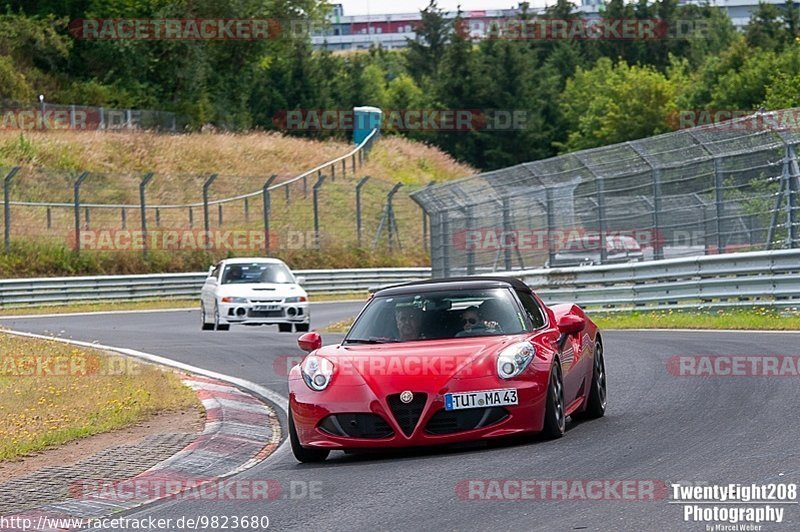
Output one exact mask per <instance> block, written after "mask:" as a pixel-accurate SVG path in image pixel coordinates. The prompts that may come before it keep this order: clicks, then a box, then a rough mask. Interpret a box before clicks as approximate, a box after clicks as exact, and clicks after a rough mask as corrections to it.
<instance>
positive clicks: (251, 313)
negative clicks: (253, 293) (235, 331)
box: [247, 310, 283, 318]
mask: <svg viewBox="0 0 800 532" xmlns="http://www.w3.org/2000/svg"><path fill="white" fill-rule="evenodd" d="M247 317H248V318H282V317H283V310H248V311H247Z"/></svg>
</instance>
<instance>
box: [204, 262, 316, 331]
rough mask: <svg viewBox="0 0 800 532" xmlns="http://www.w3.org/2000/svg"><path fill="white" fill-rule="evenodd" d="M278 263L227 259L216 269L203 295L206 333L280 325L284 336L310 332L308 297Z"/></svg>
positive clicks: (291, 275) (300, 281) (279, 327)
mask: <svg viewBox="0 0 800 532" xmlns="http://www.w3.org/2000/svg"><path fill="white" fill-rule="evenodd" d="M303 282H304V279H303V278H296V277H295V276H294V274H293V273H292V271H291V270H290V269H289V267H288V266H287V265H286V264H285V263H284V262H283V261H280V260H278V259H268V258H240V259H226V260H223V261H220V262H219V263H217V264H216V265H215V266H212V267H211V268H210V269H209V272H208V278H207V279H206V282H205V284H204V285H203V289H202V292H201V294H200V312H201V315H202V329H203V330H204V331H208V330H216V331H227V330H228V329H230V326H231V325H232V324H238V325H277V326H278V330H279V331H281V332H291V331H292V326H294V330H295V331H298V332H306V331H308V330H309V326H310V319H311V316H310V314H309V310H308V294H307V293H306V291H305V290H303V288H302V287H301V286H300V284H301V283H303Z"/></svg>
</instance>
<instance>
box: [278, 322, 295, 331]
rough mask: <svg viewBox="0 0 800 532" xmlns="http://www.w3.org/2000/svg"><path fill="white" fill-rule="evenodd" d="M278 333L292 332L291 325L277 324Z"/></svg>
mask: <svg viewBox="0 0 800 532" xmlns="http://www.w3.org/2000/svg"><path fill="white" fill-rule="evenodd" d="M278 332H292V324H291V323H279V324H278Z"/></svg>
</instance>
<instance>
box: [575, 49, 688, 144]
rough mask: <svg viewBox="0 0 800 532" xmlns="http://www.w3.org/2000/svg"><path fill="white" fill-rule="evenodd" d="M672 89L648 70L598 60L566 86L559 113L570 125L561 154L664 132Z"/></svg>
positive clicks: (666, 82)
mask: <svg viewBox="0 0 800 532" xmlns="http://www.w3.org/2000/svg"><path fill="white" fill-rule="evenodd" d="M674 100H675V88H674V86H673V84H672V83H670V81H669V80H668V79H667V78H666V77H665V76H664V75H663V74H661V73H660V72H657V71H656V70H655V69H654V68H652V67H642V66H628V64H627V63H625V62H622V61H620V62H618V63H617V64H614V63H612V61H611V60H610V59H608V58H602V59H600V60H599V61H598V62H597V64H596V65H595V66H594V67H593V68H592V69H590V70H584V69H578V71H577V73H576V74H575V77H574V78H573V79H571V80H569V81H568V82H567V86H566V88H565V90H564V93H563V97H562V98H561V104H560V105H561V109H562V112H563V113H564V117H565V119H566V121H567V124H568V125H569V129H570V133H569V136H568V138H567V142H566V143H564V144H563V145H561V146H560V148H561V149H562V151H573V150H580V149H586V148H594V147H597V146H603V145H606V144H613V143H617V142H624V141H627V140H634V139H640V138H643V137H647V136H650V135H656V134H659V133H664V132H666V131H669V125H668V123H667V117H668V116H669V114H670V112H671V111H673V110H674V109H675V103H674Z"/></svg>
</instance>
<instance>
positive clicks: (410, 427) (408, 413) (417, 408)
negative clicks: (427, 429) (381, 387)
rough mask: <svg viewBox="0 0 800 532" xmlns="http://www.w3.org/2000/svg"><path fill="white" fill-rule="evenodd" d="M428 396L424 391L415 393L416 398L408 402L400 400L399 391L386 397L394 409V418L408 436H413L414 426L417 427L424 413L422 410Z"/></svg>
mask: <svg viewBox="0 0 800 532" xmlns="http://www.w3.org/2000/svg"><path fill="white" fill-rule="evenodd" d="M427 397H428V396H427V395H426V394H424V393H415V394H414V398H413V399H412V400H411V402H410V403H408V404H406V403H404V402H402V401H401V400H400V394H399V393H398V394H394V395H390V396H388V397H387V398H386V402H387V403H389V408H391V409H392V414H394V419H395V420H396V421H397V424H398V425H400V428H401V429H402V430H403V433H404V434H405V435H406V436H411V434H412V433H413V432H414V428H416V426H417V422H418V421H419V418H420V416H421V415H422V410H423V409H424V408H425V400H426V399H427Z"/></svg>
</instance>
